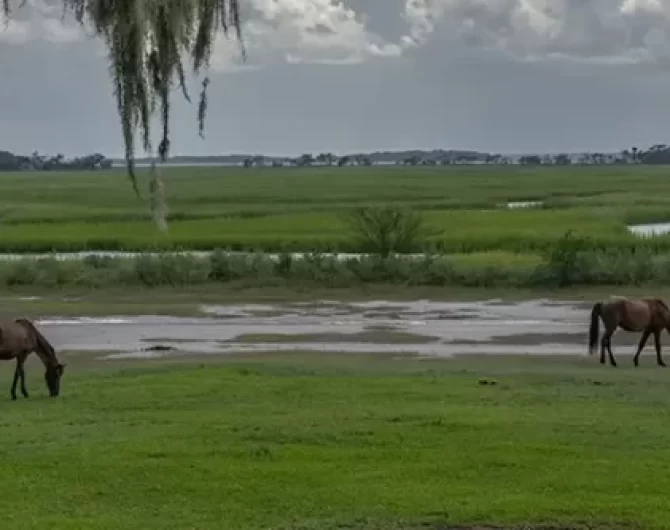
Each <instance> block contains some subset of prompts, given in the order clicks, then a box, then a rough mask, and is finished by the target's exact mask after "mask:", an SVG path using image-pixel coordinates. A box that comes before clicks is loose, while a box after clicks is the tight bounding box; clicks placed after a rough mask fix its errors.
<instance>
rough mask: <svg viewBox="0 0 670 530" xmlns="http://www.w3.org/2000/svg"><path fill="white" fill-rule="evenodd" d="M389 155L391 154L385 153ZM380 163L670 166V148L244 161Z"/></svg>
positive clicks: (249, 163)
mask: <svg viewBox="0 0 670 530" xmlns="http://www.w3.org/2000/svg"><path fill="white" fill-rule="evenodd" d="M385 154H386V155H388V153H385ZM377 164H386V165H387V164H395V165H403V166H447V165H469V164H482V165H508V164H519V165H523V166H533V165H537V166H540V165H543V166H567V165H571V164H574V165H604V164H670V146H669V145H666V144H655V145H653V146H651V147H650V148H649V149H646V150H644V149H640V148H638V147H632V148H630V149H624V150H622V151H620V152H618V153H580V154H568V153H559V154H556V155H549V154H545V155H539V154H529V155H522V156H516V157H514V156H507V155H501V154H488V153H478V152H474V151H472V152H469V151H430V152H422V151H413V152H411V153H409V154H406V156H398V157H395V158H394V159H392V160H389V157H388V156H387V157H386V159H385V160H383V161H382V160H376V159H375V157H374V155H372V156H371V155H364V154H360V155H345V156H337V155H334V154H333V153H320V154H318V155H316V156H314V155H313V154H310V153H305V154H303V155H300V156H299V157H295V158H288V157H287V158H279V159H278V158H273V157H264V156H254V157H247V158H244V160H243V161H242V163H241V165H242V166H244V167H247V168H251V167H268V166H272V167H310V166H337V167H343V166H371V165H377Z"/></svg>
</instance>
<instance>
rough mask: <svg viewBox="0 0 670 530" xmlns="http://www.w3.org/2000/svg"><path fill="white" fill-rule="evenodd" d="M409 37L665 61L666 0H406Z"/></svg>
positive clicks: (514, 52) (555, 54) (580, 57)
mask: <svg viewBox="0 0 670 530" xmlns="http://www.w3.org/2000/svg"><path fill="white" fill-rule="evenodd" d="M404 17H405V18H406V20H407V22H408V23H409V25H410V31H409V37H410V38H411V39H412V40H413V41H414V42H416V43H417V45H423V44H425V43H427V42H428V41H429V40H431V39H440V40H445V41H448V42H452V43H453V42H457V43H461V44H465V45H468V46H471V47H477V48H483V49H489V50H498V51H501V52H504V53H506V54H508V55H510V56H512V57H514V58H516V59H519V60H524V61H537V60H543V59H553V58H560V59H564V60H573V61H580V62H591V63H604V64H616V63H639V62H654V63H661V64H665V63H666V62H668V59H669V58H670V0H407V2H406V7H405V13H404Z"/></svg>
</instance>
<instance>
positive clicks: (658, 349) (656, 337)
mask: <svg viewBox="0 0 670 530" xmlns="http://www.w3.org/2000/svg"><path fill="white" fill-rule="evenodd" d="M654 344H655V346H656V364H658V365H659V366H665V363H664V362H663V357H661V332H660V330H657V331H654Z"/></svg>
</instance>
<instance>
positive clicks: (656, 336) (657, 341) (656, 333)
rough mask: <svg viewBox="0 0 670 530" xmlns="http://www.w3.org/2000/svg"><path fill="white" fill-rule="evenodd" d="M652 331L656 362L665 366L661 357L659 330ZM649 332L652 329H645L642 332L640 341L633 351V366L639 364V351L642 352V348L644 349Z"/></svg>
mask: <svg viewBox="0 0 670 530" xmlns="http://www.w3.org/2000/svg"><path fill="white" fill-rule="evenodd" d="M653 333H654V346H656V364H658V365H659V366H665V362H663V357H662V356H661V332H660V331H654V332H653ZM651 334H652V331H651V330H649V329H645V330H644V331H643V332H642V337H641V338H640V343H639V344H638V346H637V352H635V357H634V358H633V363H634V364H635V366H639V364H640V353H642V350H643V349H644V346H645V344H646V343H647V339H649V335H651Z"/></svg>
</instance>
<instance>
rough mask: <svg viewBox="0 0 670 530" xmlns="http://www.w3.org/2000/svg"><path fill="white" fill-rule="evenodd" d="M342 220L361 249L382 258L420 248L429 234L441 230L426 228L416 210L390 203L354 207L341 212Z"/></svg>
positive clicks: (431, 234)
mask: <svg viewBox="0 0 670 530" xmlns="http://www.w3.org/2000/svg"><path fill="white" fill-rule="evenodd" d="M344 222H345V224H346V225H347V226H348V227H349V229H350V230H351V232H352V233H353V237H354V239H355V240H356V242H357V243H358V245H359V247H360V248H361V250H363V251H364V252H372V253H374V254H378V255H380V256H381V257H383V258H386V257H388V256H389V255H391V253H394V252H399V253H407V252H414V251H417V250H420V249H421V247H422V246H423V245H424V244H425V243H426V241H427V238H428V237H429V236H433V235H438V234H439V233H441V231H439V230H429V229H428V228H427V227H426V224H425V220H424V218H423V215H422V214H421V213H420V212H414V211H412V210H410V209H407V208H397V207H394V206H364V207H361V208H356V209H354V210H351V211H350V212H348V213H347V214H345V216H344Z"/></svg>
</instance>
